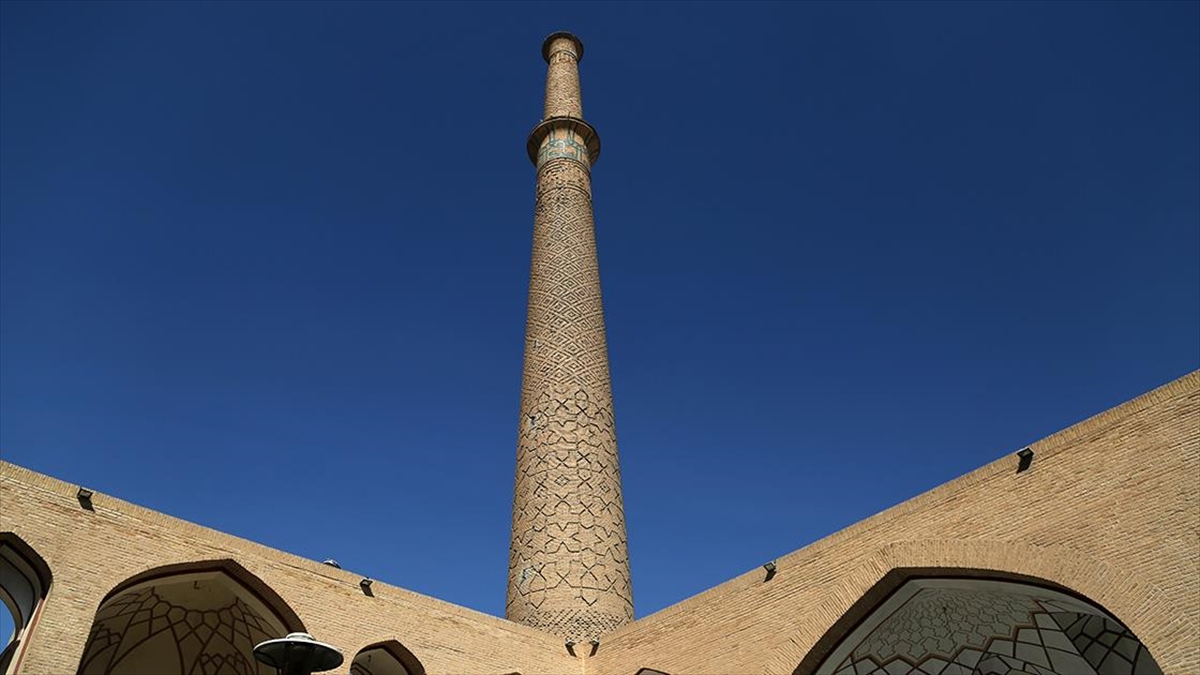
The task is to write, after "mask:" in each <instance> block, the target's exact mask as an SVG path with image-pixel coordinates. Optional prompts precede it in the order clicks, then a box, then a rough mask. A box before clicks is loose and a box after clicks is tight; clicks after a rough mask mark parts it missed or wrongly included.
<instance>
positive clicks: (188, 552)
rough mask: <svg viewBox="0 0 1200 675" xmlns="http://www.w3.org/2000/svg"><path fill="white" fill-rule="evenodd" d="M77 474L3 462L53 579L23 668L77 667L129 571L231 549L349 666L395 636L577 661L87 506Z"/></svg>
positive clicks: (518, 629)
mask: <svg viewBox="0 0 1200 675" xmlns="http://www.w3.org/2000/svg"><path fill="white" fill-rule="evenodd" d="M75 491H76V486H73V485H69V484H66V483H63V482H61V481H58V480H55V479H53V478H49V477H47V476H43V475H40V474H37V473H34V472H32V471H29V470H26V469H23V468H21V467H18V466H14V465H12V464H8V463H4V462H0V531H12V532H15V533H16V534H17V536H19V537H21V538H22V539H24V540H25V542H26V543H28V544H29V545H31V546H32V547H33V548H34V549H35V550H36V551H37V553H38V554H39V555H41V556H42V557H43V558H44V559H45V560H46V562H47V563H48V564H49V566H50V569H51V572H52V573H53V575H54V581H53V584H52V586H51V589H50V592H49V594H48V596H47V599H46V603H45V606H44V607H43V609H42V613H41V616H40V617H39V619H38V624H37V626H36V627H35V629H34V630H33V633H32V636H31V638H30V642H29V643H28V647H27V651H26V654H25V657H24V660H23V662H22V665H21V672H22V673H33V674H42V673H73V672H75V669H76V668H77V667H78V665H79V659H80V656H81V655H82V653H83V647H84V643H85V642H86V640H87V637H88V631H89V630H90V628H91V625H92V620H93V618H94V616H95V613H96V609H97V608H98V606H99V604H100V601H101V600H102V599H103V598H104V596H105V595H106V594H107V593H108V592H109V591H110V590H112V589H113V588H114V587H115V586H116V585H118V584H120V583H121V582H123V581H125V580H126V579H128V578H129V577H131V576H133V575H135V574H138V573H140V572H144V571H146V570H149V569H151V568H155V567H159V566H163V565H169V564H175V563H182V562H191V561H197V560H216V559H232V560H234V561H235V562H237V563H238V564H240V565H242V566H243V567H245V568H246V569H247V570H248V571H249V572H251V573H252V574H254V575H256V576H257V577H259V578H260V579H261V580H262V581H263V582H264V583H266V585H267V586H269V587H270V588H271V589H273V590H274V591H275V592H276V593H278V594H279V595H280V596H281V597H282V598H283V600H284V601H286V602H287V604H288V605H289V606H290V607H291V609H292V610H294V611H295V612H296V614H297V615H298V616H299V618H300V619H301V620H302V621H303V622H304V625H305V627H306V628H307V629H308V631H309V632H310V633H312V634H313V635H315V636H316V637H317V639H319V640H322V641H325V642H329V643H332V644H334V645H337V646H338V647H339V648H341V649H342V651H343V653H344V654H345V655H346V663H345V664H344V665H343V666H342V667H341V668H340V669H339V670H338V671H337V672H341V673H346V672H349V668H350V661H351V659H353V658H354V655H355V654H356V653H357V652H358V650H359V649H361V648H362V647H364V646H366V645H369V644H371V643H375V642H381V641H385V640H393V639H394V640H397V641H399V642H400V643H401V644H403V645H404V646H405V647H407V648H408V649H409V650H410V651H412V652H413V654H414V655H415V656H416V657H417V658H418V659H420V661H421V662H422V663H423V664H424V666H425V669H426V672H428V673H431V674H433V675H436V674H437V673H492V674H495V675H501V674H503V673H512V672H520V673H523V674H524V675H532V674H533V673H567V672H579V669H580V666H579V663H578V661H576V660H575V659H572V658H571V657H569V656H568V655H567V654H566V651H565V650H564V649H563V644H562V640H561V639H558V638H555V637H552V636H550V635H547V634H544V633H541V632H539V631H536V630H534V629H532V628H528V627H525V626H521V625H518V624H515V623H511V622H508V621H505V620H503V619H498V618H495V617H492V616H488V615H486V614H481V613H479V612H474V611H472V610H469V609H465V608H463V607H458V606H456V605H451V604H449V603H446V602H442V601H440V600H436V599H434V598H429V597H426V596H422V595H419V594H417V593H413V592H411V591H406V590H404V589H401V588H396V587H393V586H389V585H387V584H385V583H382V582H378V581H377V582H375V583H374V585H373V586H372V589H373V592H374V595H375V597H367V596H365V595H364V594H363V593H362V591H361V590H360V589H359V586H358V581H359V579H360V576H359V575H356V574H354V573H353V572H349V571H345V570H339V569H335V568H333V567H329V566H327V565H322V564H320V563H318V562H315V561H312V560H306V559H304V558H300V557H298V556H293V555H290V554H288V553H283V552H281V551H276V550H274V549H270V548H267V547H265V546H261V545H259V544H255V543H254V542H251V541H247V540H244V539H239V538H237V537H233V536H230V535H227V534H223V533H221V532H217V531H215V530H211V529H208V528H205V527H201V526H198V525H194V524H192V523H188V522H185V521H182V520H179V519H177V518H171V517H169V516H166V515H163V514H161V513H156V512H154V511H150V510H148V509H144V508H141V507H138V506H135V505H133V504H129V503H127V502H123V501H121V500H118V499H115V498H113V497H110V496H108V495H104V494H100V493H97V494H96V495H95V496H94V497H93V498H92V502H93V504H94V506H95V511H94V512H90V511H87V510H84V509H83V508H81V507H80V505H79V502H78V501H77V500H76V497H75Z"/></svg>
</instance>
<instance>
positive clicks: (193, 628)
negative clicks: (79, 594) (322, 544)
mask: <svg viewBox="0 0 1200 675" xmlns="http://www.w3.org/2000/svg"><path fill="white" fill-rule="evenodd" d="M304 630H305V629H304V623H303V622H302V621H301V620H300V617H299V616H297V615H296V613H295V612H294V611H293V610H292V609H291V607H290V606H288V604H287V602H286V601H284V600H283V598H281V597H280V596H279V594H278V593H276V592H275V591H274V589H272V588H271V587H270V586H268V585H267V584H266V583H265V582H263V581H262V579H260V578H258V577H257V576H255V575H254V574H253V573H251V572H250V571H249V570H247V569H246V568H245V567H242V566H241V565H240V564H238V563H237V562H235V561H233V560H230V559H220V560H205V561H196V562H186V563H177V564H172V565H164V566H160V567H154V568H152V569H148V570H145V571H144V572H140V573H138V574H135V575H133V576H131V577H129V578H128V579H126V580H124V581H122V582H121V583H119V584H117V585H116V586H114V587H113V589H112V590H110V591H109V592H108V594H106V595H105V596H104V599H103V600H101V602H100V604H99V607H98V608H97V610H96V616H95V619H94V620H93V623H92V627H91V631H90V632H89V635H88V640H87V644H86V646H85V647H84V650H83V655H82V657H81V658H80V662H79V673H81V675H83V674H86V675H123V674H136V673H162V674H163V675H167V674H168V673H180V674H181V675H182V673H187V672H193V671H196V672H199V671H201V670H202V671H204V672H208V671H222V672H224V671H225V670H233V671H237V672H250V673H266V672H268V670H269V669H267V668H266V667H265V666H262V664H259V663H258V662H257V661H256V660H255V658H254V656H253V653H252V652H253V648H254V645H255V644H257V643H259V642H262V641H263V640H268V639H273V638H278V637H282V636H283V635H285V634H287V633H290V632H303V631H304Z"/></svg>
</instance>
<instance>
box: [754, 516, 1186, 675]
mask: <svg viewBox="0 0 1200 675" xmlns="http://www.w3.org/2000/svg"><path fill="white" fill-rule="evenodd" d="M946 570H954V573H955V574H956V575H967V576H971V575H977V576H985V577H989V578H994V579H1003V580H1012V581H1017V582H1022V581H1023V582H1029V583H1033V584H1036V585H1040V586H1043V587H1046V588H1049V589H1051V590H1060V591H1065V592H1068V593H1069V594H1074V595H1075V596H1078V597H1083V598H1087V599H1088V600H1089V601H1090V602H1091V603H1093V604H1095V605H1097V606H1098V607H1100V608H1102V609H1103V610H1104V611H1106V612H1107V613H1108V614H1109V615H1111V616H1113V617H1116V618H1117V619H1119V621H1120V622H1121V623H1122V624H1123V625H1125V626H1127V627H1128V628H1129V629H1130V631H1132V632H1133V633H1134V634H1136V635H1137V636H1138V638H1139V639H1140V640H1141V641H1142V642H1143V643H1144V644H1145V646H1146V647H1147V648H1149V650H1150V652H1151V653H1152V654H1153V655H1154V658H1155V659H1156V660H1157V661H1158V663H1159V665H1160V666H1161V667H1162V669H1163V670H1164V671H1165V672H1184V671H1187V670H1190V669H1189V668H1187V667H1184V665H1183V664H1186V663H1189V662H1190V661H1189V658H1190V656H1189V654H1188V653H1187V652H1186V651H1185V650H1180V649H1179V648H1178V645H1179V644H1183V643H1185V642H1187V640H1188V639H1189V638H1188V636H1187V633H1186V632H1187V627H1186V626H1185V625H1184V624H1182V623H1181V622H1178V621H1175V620H1172V619H1171V618H1169V617H1164V616H1163V614H1162V611H1161V608H1162V607H1163V606H1164V605H1165V604H1169V603H1170V602H1172V599H1173V597H1174V596H1172V595H1171V594H1169V593H1166V592H1164V591H1163V590H1162V589H1160V588H1158V587H1157V586H1155V585H1153V584H1149V583H1147V582H1146V581H1145V580H1143V579H1141V578H1139V577H1137V575H1135V574H1133V573H1131V572H1130V571H1129V570H1127V569H1119V568H1116V567H1113V566H1112V565H1108V564H1106V563H1104V562H1102V561H1099V560H1096V559H1094V558H1092V557H1091V556H1089V555H1087V554H1086V553H1084V552H1081V551H1078V550H1075V549H1071V548H1067V547H1064V546H1035V545H1031V544H1024V543H1020V542H1011V541H994V540H992V541H985V540H944V539H938V540H910V541H900V542H894V543H891V544H888V545H885V546H882V547H880V548H879V549H877V550H876V551H875V553H874V554H871V555H868V556H865V557H864V558H862V559H861V562H860V563H859V564H858V565H857V566H856V568H855V569H854V570H852V571H847V573H846V574H844V575H843V576H842V580H841V582H840V583H839V584H838V585H837V587H836V588H834V589H830V590H829V592H828V593H827V594H826V597H828V598H829V600H827V601H826V602H824V603H823V604H821V605H819V606H817V607H814V608H811V609H808V610H806V611H805V619H804V621H803V622H801V623H800V624H791V625H792V626H793V627H794V629H795V632H793V633H791V635H781V636H780V638H781V639H780V641H779V642H777V643H776V647H775V648H774V649H773V650H772V653H771V655H770V656H769V657H768V659H767V661H766V663H765V665H764V671H765V672H771V673H793V672H794V673H796V674H797V675H811V673H813V672H815V669H816V666H817V665H819V663H820V661H821V658H823V656H824V655H825V654H827V653H828V651H829V650H830V649H831V648H832V647H830V646H829V645H830V643H836V642H837V640H838V639H840V637H842V636H844V635H845V634H846V633H845V632H844V631H845V630H846V629H847V627H850V628H852V627H853V626H854V625H856V623H857V621H858V620H861V619H862V616H861V615H859V616H858V618H857V619H855V618H853V617H854V616H855V615H856V612H858V613H861V612H862V611H863V610H862V607H863V606H867V607H873V606H875V604H876V603H878V602H879V601H881V600H882V597H886V595H887V593H888V592H890V590H894V589H895V588H896V587H897V586H898V584H897V582H896V581H894V580H898V579H904V578H906V577H904V576H900V577H896V576H893V577H891V578H890V580H889V582H890V583H893V584H896V585H894V586H892V588H891V589H888V588H887V586H886V584H880V583H879V582H880V581H882V580H883V579H884V578H885V577H886V576H887V575H889V574H891V573H892V572H896V573H897V574H900V575H904V574H921V573H926V574H927V573H929V572H933V573H944V572H945V571H946ZM868 594H871V595H872V597H874V598H875V602H870V601H869V599H864V598H865V596H867V595H868ZM859 602H862V603H863V605H862V606H859V605H858V604H857V603H859ZM856 608H857V609H856ZM783 609H784V608H780V611H783ZM835 626H836V627H837V629H836V630H833V629H834V628H835ZM831 630H832V633H831ZM838 631H842V632H840V633H839V632H838ZM797 664H800V665H797Z"/></svg>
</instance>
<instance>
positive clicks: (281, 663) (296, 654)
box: [254, 633, 344, 675]
mask: <svg viewBox="0 0 1200 675" xmlns="http://www.w3.org/2000/svg"><path fill="white" fill-rule="evenodd" d="M254 658H256V659H258V660H259V661H260V662H262V663H265V664H267V665H268V666H271V667H272V668H274V669H275V672H277V673H278V674H279V675H312V673H318V672H321V671H323V670H332V669H334V668H337V667H338V666H340V665H342V661H343V660H344V659H343V658H342V653H341V652H340V651H338V649H337V647H334V646H333V645H327V644H325V643H324V642H317V641H316V640H314V639H313V636H311V635H309V634H308V633H288V635H287V637H285V638H278V639H275V640H267V641H266V642H262V643H260V644H258V645H257V646H255V647H254Z"/></svg>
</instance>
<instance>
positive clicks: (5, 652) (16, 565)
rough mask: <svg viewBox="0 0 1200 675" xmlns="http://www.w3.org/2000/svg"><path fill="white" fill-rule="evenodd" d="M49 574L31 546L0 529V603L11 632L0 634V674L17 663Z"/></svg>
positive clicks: (48, 584) (31, 626)
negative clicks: (1, 647)
mask: <svg viewBox="0 0 1200 675" xmlns="http://www.w3.org/2000/svg"><path fill="white" fill-rule="evenodd" d="M52 578H53V577H52V575H51V574H50V566H49V565H47V564H46V561H45V560H44V559H42V556H40V555H38V553H37V551H35V550H33V547H32V546H30V545H29V544H27V543H25V540H23V539H21V538H20V537H18V536H17V535H16V534H14V533H12V532H0V604H3V605H4V607H5V608H6V609H7V611H8V612H9V614H10V615H11V616H12V628H11V634H9V635H0V640H3V641H4V642H3V643H0V644H2V646H3V649H2V650H0V675H3V674H4V673H10V672H16V669H17V668H18V667H19V666H20V664H21V654H22V652H23V651H24V646H25V645H26V644H28V641H29V635H30V633H31V632H32V631H33V629H34V627H35V626H36V623H37V621H36V619H37V616H38V614H39V613H40V610H41V608H42V603H43V602H44V601H45V599H46V594H47V593H49V592H50V582H51V581H52ZM0 611H3V610H0Z"/></svg>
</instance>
